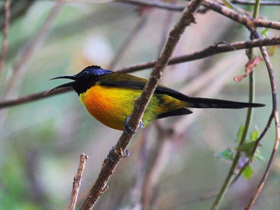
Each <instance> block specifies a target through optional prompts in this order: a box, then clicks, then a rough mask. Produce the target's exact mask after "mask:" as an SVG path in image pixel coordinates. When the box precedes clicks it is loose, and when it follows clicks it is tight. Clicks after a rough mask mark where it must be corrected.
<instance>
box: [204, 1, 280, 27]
mask: <svg viewBox="0 0 280 210" xmlns="http://www.w3.org/2000/svg"><path fill="white" fill-rule="evenodd" d="M202 4H203V6H205V7H207V8H208V9H211V10H213V11H215V12H217V13H220V14H221V15H224V16H226V17H228V18H230V19H232V20H234V21H236V22H238V23H241V24H243V25H245V26H246V27H248V28H249V29H252V28H257V27H265V28H273V29H277V30H279V29H280V22H277V21H271V20H264V19H253V18H249V17H247V16H246V15H241V14H239V13H237V12H235V11H234V10H232V9H229V8H228V7H226V6H222V5H221V4H218V3H216V2H214V1H212V0H203V2H202Z"/></svg>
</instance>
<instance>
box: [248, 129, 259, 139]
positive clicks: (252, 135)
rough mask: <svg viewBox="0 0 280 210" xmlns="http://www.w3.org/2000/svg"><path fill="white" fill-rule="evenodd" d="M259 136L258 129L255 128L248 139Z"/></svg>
mask: <svg viewBox="0 0 280 210" xmlns="http://www.w3.org/2000/svg"><path fill="white" fill-rule="evenodd" d="M258 138H259V131H258V130H257V129H255V130H254V131H253V133H252V134H251V137H250V141H256V140H257V139H258Z"/></svg>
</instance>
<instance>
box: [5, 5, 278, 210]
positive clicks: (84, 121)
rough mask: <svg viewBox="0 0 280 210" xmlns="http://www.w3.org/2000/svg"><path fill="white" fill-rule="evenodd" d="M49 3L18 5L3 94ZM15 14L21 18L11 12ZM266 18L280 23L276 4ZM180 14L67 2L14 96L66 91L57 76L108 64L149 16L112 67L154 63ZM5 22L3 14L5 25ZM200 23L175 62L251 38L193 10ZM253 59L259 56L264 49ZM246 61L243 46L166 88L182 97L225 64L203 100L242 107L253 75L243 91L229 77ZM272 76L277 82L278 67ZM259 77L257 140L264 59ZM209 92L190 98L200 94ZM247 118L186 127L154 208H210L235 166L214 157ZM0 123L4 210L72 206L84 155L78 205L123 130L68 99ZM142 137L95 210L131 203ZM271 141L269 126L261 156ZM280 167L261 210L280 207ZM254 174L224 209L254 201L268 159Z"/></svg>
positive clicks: (236, 115) (174, 78)
mask: <svg viewBox="0 0 280 210" xmlns="http://www.w3.org/2000/svg"><path fill="white" fill-rule="evenodd" d="M179 3H183V2H179ZM54 4H55V3H54V2H52V1H47V0H40V1H28V0H26V1H17V0H12V2H11V7H12V11H11V17H13V18H12V23H11V28H10V31H9V50H8V56H7V59H6V61H5V62H6V63H5V68H4V69H3V71H2V74H1V76H0V94H1V96H2V97H1V98H3V97H4V94H5V92H6V91H7V88H8V87H9V86H10V85H11V84H10V79H11V78H12V77H13V75H14V72H13V69H14V67H15V65H16V63H17V62H18V61H19V60H20V59H21V58H22V56H23V54H24V53H26V52H25V49H26V46H27V45H28V44H30V43H32V41H33V40H34V37H35V35H36V33H37V32H38V30H39V29H40V28H41V27H42V25H43V24H44V21H45V19H46V18H47V17H48V14H49V12H50V11H51V9H52V8H53V7H54ZM1 6H3V3H2V2H1ZM243 8H244V9H246V8H247V7H243ZM17 11H21V12H17ZM18 13H20V15H15V14H18ZM260 14H261V16H263V17H267V18H270V19H272V20H279V19H280V12H279V7H261V12H260ZM179 15H180V14H179V13H174V14H173V15H172V16H171V13H170V12H168V11H163V10H159V9H149V10H147V11H144V12H143V13H142V15H141V13H139V11H138V10H137V7H135V6H132V5H126V4H122V3H116V2H115V3H114V2H112V3H107V4H94V3H83V2H81V3H77V2H70V3H65V4H63V9H62V10H61V11H60V13H59V15H58V17H57V18H56V19H55V21H54V23H53V24H52V25H51V30H50V32H49V33H48V34H47V36H46V37H45V39H44V40H43V41H42V42H41V43H40V47H39V48H38V49H37V50H36V51H35V53H33V54H32V58H31V60H30V61H29V62H28V63H26V65H25V68H26V70H27V71H26V73H25V74H24V75H22V78H20V81H22V83H21V84H19V86H20V88H19V89H18V93H16V94H15V95H19V96H24V95H28V94H31V93H35V92H39V91H42V90H46V89H50V88H52V87H54V86H56V85H58V84H60V82H59V81H48V80H49V79H50V78H52V77H54V76H58V75H65V74H66V75H67V74H73V73H76V72H79V71H81V70H82V69H83V68H84V67H86V66H87V65H90V64H96V65H101V66H102V67H104V68H106V67H108V66H109V65H110V61H111V60H112V59H113V58H114V57H115V55H116V54H117V53H118V50H119V48H120V46H121V45H122V43H123V41H124V40H125V39H126V37H127V36H129V34H130V33H131V31H133V28H134V26H135V24H136V23H137V22H138V21H139V20H140V19H141V18H143V17H144V16H145V17H147V20H146V21H145V24H144V26H143V28H142V29H141V30H140V31H139V33H137V34H135V35H134V37H133V40H132V43H131V44H130V46H129V47H128V49H127V50H126V51H125V52H124V55H123V57H122V58H121V59H120V60H119V62H118V64H117V66H116V67H114V70H115V69H118V68H120V67H125V66H130V65H134V64H138V63H141V62H145V61H150V60H154V59H156V58H157V56H158V53H159V50H160V49H161V47H162V40H164V39H165V38H166V33H165V34H164V33H163V32H164V31H168V30H169V29H170V27H172V25H173V24H174V23H175V22H176V20H177V19H178V17H179ZM170 16H171V24H170V25H168V24H166V22H167V21H166V20H167V19H168V17H170ZM2 20H3V13H2V12H1V14H0V21H1V24H2V22H3V21H2ZM196 22H197V24H196V25H193V26H192V27H190V28H188V29H187V30H186V32H185V33H184V35H183V36H182V40H180V43H179V45H178V46H177V48H176V51H175V52H174V56H175V55H183V54H187V53H190V52H194V51H196V50H200V49H203V48H204V47H207V46H208V45H211V44H213V43H215V42H219V41H227V42H232V41H237V40H247V39H248V38H249V32H248V31H247V30H246V29H245V28H244V27H242V26H240V25H238V24H237V23H233V22H232V21H231V20H229V19H226V18H223V17H222V16H220V15H218V14H216V13H214V12H211V11H209V12H207V13H206V14H203V15H202V14H199V15H197V21H196ZM1 27H2V26H1ZM166 29H167V30H166ZM264 33H265V34H266V35H267V36H268V37H273V36H274V35H275V34H277V32H276V31H273V30H268V31H265V32H264ZM1 38H2V37H1ZM279 51H280V50H279V48H278V49H276V50H275V51H274V53H273V57H271V60H272V64H273V65H274V66H275V67H276V68H279V56H280V52H279ZM254 53H255V54H257V55H259V54H260V53H259V51H258V50H255V51H254ZM246 62H247V60H246V56H245V52H244V51H238V52H231V53H227V54H222V55H216V56H212V57H209V58H206V59H203V60H198V61H195V62H188V63H183V64H179V65H176V66H170V67H167V69H166V72H165V74H164V78H163V80H162V83H163V84H165V85H167V86H169V87H171V88H176V89H178V90H180V89H183V88H184V86H185V85H187V84H188V83H190V82H191V81H193V80H195V79H196V78H197V77H199V76H200V75H201V74H203V73H204V72H207V71H211V70H213V67H214V66H215V68H217V67H216V66H218V68H220V69H221V71H220V72H219V74H218V75H216V77H215V78H214V79H209V80H208V81H207V83H206V84H205V88H204V89H211V88H213V94H212V95H210V96H209V95H203V96H207V97H217V98H222V99H231V100H237V101H246V100H247V97H248V96H247V83H248V82H247V79H244V80H243V81H242V82H241V83H239V84H237V83H234V81H233V79H232V78H233V77H234V76H236V75H238V74H240V72H243V71H244V65H245V64H246ZM233 65H237V67H236V69H234V72H233V71H231V72H229V71H228V70H229V69H230V67H231V66H233ZM275 70H277V69H275ZM149 72H150V69H149V70H145V71H142V72H138V73H136V74H137V75H140V76H142V77H147V76H148V74H149ZM213 74H214V73H213ZM276 74H277V75H278V76H277V78H276V79H277V82H278V84H279V71H278V72H277V73H276ZM219 78H220V79H219ZM256 80H257V88H256V89H257V97H256V101H257V102H259V103H265V104H266V107H265V108H261V109H256V110H255V111H254V120H253V123H252V129H251V132H253V134H252V135H253V138H254V139H255V137H254V136H255V135H256V134H254V132H255V131H253V128H254V127H255V126H258V128H259V129H260V130H262V129H263V127H264V126H265V124H266V122H267V119H268V116H269V114H270V110H271V95H270V85H269V82H268V76H267V73H266V70H265V67H264V64H263V63H261V64H260V65H258V66H257V68H256ZM222 82H223V83H224V84H223V85H222V88H220V89H219V90H215V87H216V85H217V84H219V83H222ZM204 89H201V92H202V93H201V92H200V91H199V92H197V93H196V94H195V95H200V94H203V90H204ZM194 111H195V110H194ZM245 114H246V110H238V111H231V110H211V111H210V110H204V111H202V112H201V115H199V116H197V117H196V119H195V120H194V121H193V122H192V124H191V125H190V126H188V127H187V128H186V132H185V134H184V138H183V139H179V140H173V141H172V143H171V144H170V145H171V146H170V148H169V152H168V153H165V157H166V159H167V161H166V163H165V165H164V169H163V172H162V176H161V177H159V180H158V182H159V183H158V185H157V187H156V195H157V200H156V201H155V203H154V206H155V208H156V206H157V208H158V209H172V208H174V209H177V210H180V209H208V208H209V206H210V205H211V203H212V202H213V195H215V194H216V193H217V190H218V189H219V188H220V186H221V184H222V181H223V179H224V177H225V175H226V173H227V170H228V168H229V166H230V165H229V164H230V163H229V161H224V162H222V161H218V160H217V159H216V158H215V157H214V154H215V153H217V152H219V151H221V150H224V149H225V148H229V147H230V148H235V147H236V142H235V136H236V135H235V134H236V132H237V131H238V129H239V127H240V125H241V124H242V123H244V120H245ZM3 116H6V117H3ZM188 117H189V116H187V118H188ZM179 119H180V117H176V118H170V120H168V121H165V120H160V123H161V124H163V125H167V124H169V125H170V124H171V123H176V121H177V120H179ZM0 121H1V122H0V124H1V125H2V126H1V127H0V129H1V131H0V133H1V135H0V144H1V146H0V171H1V172H0V209H28V210H32V209H64V208H66V206H67V205H68V202H69V197H70V192H71V187H72V180H73V177H74V174H75V173H76V170H77V167H78V160H79V154H81V153H86V154H87V155H89V160H88V163H87V167H86V171H85V174H84V177H83V184H82V188H81V191H80V195H79V205H80V204H81V202H82V201H83V200H84V199H85V196H86V194H87V192H88V190H89V188H90V187H91V185H92V183H93V182H94V181H95V178H96V177H97V174H98V173H99V170H100V167H101V164H102V161H103V160H104V158H105V157H106V156H107V153H108V151H109V150H110V149H111V147H112V146H113V145H114V144H115V142H116V141H117V139H118V136H119V135H120V132H119V131H115V130H112V129H110V128H107V127H105V126H103V125H101V124H100V123H99V122H97V121H96V120H95V119H93V118H92V117H91V116H90V115H89V114H88V113H87V111H86V109H85V108H84V107H83V106H82V105H81V104H80V102H79V100H78V97H77V95H76V94H75V93H73V92H71V93H67V94H63V95H57V96H54V97H50V98H47V99H43V100H40V101H37V102H33V103H27V104H24V105H20V106H16V107H12V108H9V109H7V110H1V111H0ZM151 128H152V129H151V131H149V140H148V143H147V144H148V145H147V149H148V151H150V150H151V148H153V147H154V146H156V142H157V139H156V138H157V135H156V134H155V129H154V126H153V125H151ZM143 132H145V131H143V130H141V131H139V133H138V134H137V135H136V137H135V139H134V140H133V141H132V144H131V145H130V150H131V152H132V154H131V156H130V157H129V158H127V159H125V160H123V161H122V163H121V164H120V166H119V167H118V169H117V170H116V173H115V174H114V175H113V177H112V179H111V181H110V182H109V187H110V190H108V191H107V192H106V193H105V195H104V196H103V197H102V198H101V200H100V201H99V202H98V203H97V206H96V208H95V209H117V208H123V209H129V208H130V204H131V194H132V192H131V191H132V188H133V186H134V185H135V182H136V179H137V173H138V167H139V159H140V154H139V147H140V144H141V143H140V142H141V141H140V139H141V138H142V137H141V136H142V135H143ZM273 142H274V133H273V131H272V130H270V131H269V132H268V134H267V135H266V137H265V138H264V139H263V142H262V145H263V146H262V155H263V156H264V158H265V159H266V160H268V157H269V155H270V152H271V148H272V145H273ZM148 151H147V152H148ZM225 152H226V153H225V155H223V154H222V155H221V156H223V157H224V158H225V157H227V158H226V159H230V157H231V152H232V151H231V150H228V149H227V150H225ZM220 154H221V153H220ZM219 156H220V155H219ZM279 163H280V160H279V157H278V159H276V161H275V164H274V165H273V168H272V173H271V174H270V176H269V179H268V182H267V184H266V187H265V189H264V191H263V192H262V194H261V197H260V198H259V200H258V202H257V204H256V206H257V207H256V209H277V207H279V195H280V189H279V187H276V186H279V185H280V179H279V173H280V170H279ZM252 167H253V168H254V169H253V170H254V175H253V177H252V178H251V179H250V181H247V180H244V179H242V178H241V179H240V180H239V181H238V182H237V183H236V184H235V185H234V187H233V188H232V189H231V190H230V192H229V194H228V195H227V196H226V199H225V202H224V208H225V209H240V208H242V207H243V206H244V204H245V203H246V201H248V199H249V197H250V194H251V193H252V192H253V191H254V190H255V187H254V186H256V184H257V183H258V181H259V178H260V175H261V174H262V173H263V170H264V167H265V163H264V162H262V161H258V162H254V163H253V165H252ZM253 170H252V168H247V169H246V170H245V171H244V174H245V178H246V179H247V178H249V177H251V174H252V173H253ZM244 174H243V175H244ZM252 186H253V187H252ZM156 195H155V196H156ZM209 195H210V196H209ZM211 195H212V196H211ZM236 200H238V202H236Z"/></svg>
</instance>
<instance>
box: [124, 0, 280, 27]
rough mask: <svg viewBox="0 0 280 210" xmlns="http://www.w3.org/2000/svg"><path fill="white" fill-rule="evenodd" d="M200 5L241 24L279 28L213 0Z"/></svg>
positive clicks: (139, 0) (127, 0)
mask: <svg viewBox="0 0 280 210" xmlns="http://www.w3.org/2000/svg"><path fill="white" fill-rule="evenodd" d="M118 2H123V3H129V4H136V5H145V6H151V7H157V8H162V9H163V8H164V9H167V8H168V9H171V8H172V6H171V5H170V4H168V5H165V4H163V3H158V2H149V1H143V0H118ZM202 5H203V6H205V7H206V8H208V9H211V10H214V11H216V12H218V13H220V14H222V15H225V16H227V17H229V18H231V19H232V20H234V21H236V22H239V23H241V24H243V25H246V26H247V27H250V28H251V27H254V28H255V27H266V28H273V29H278V30H280V22H277V21H270V20H263V19H253V18H249V17H248V16H245V15H241V14H239V13H237V12H235V11H234V10H232V9H229V8H228V7H226V6H222V5H220V4H218V3H216V2H214V1H211V0H203V2H202ZM179 9H180V8H176V10H179Z"/></svg>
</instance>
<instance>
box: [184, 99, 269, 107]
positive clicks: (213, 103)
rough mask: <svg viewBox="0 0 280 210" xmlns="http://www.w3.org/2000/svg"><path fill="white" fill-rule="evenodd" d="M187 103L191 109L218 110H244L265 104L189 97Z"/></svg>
mask: <svg viewBox="0 0 280 210" xmlns="http://www.w3.org/2000/svg"><path fill="white" fill-rule="evenodd" d="M187 102H188V103H189V104H188V107H191V108H218V109H242V108H247V107H262V106H265V105H264V104H258V103H244V102H236V101H226V100H219V99H211V98H193V97H189V98H188V100H187Z"/></svg>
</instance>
